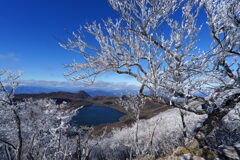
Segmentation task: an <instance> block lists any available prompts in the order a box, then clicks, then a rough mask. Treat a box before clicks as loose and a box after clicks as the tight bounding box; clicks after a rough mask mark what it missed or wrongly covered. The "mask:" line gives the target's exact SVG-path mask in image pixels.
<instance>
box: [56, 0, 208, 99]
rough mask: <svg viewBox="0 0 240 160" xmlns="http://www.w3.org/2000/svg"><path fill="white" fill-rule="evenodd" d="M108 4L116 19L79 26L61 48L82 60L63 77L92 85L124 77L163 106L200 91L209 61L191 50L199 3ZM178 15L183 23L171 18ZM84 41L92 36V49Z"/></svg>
mask: <svg viewBox="0 0 240 160" xmlns="http://www.w3.org/2000/svg"><path fill="white" fill-rule="evenodd" d="M109 4H110V5H111V7H112V8H113V9H114V10H115V11H116V12H117V13H118V14H119V18H118V19H116V20H113V19H111V18H109V19H108V20H106V21H103V22H102V23H99V24H97V23H96V22H93V23H92V24H87V25H85V26H82V27H81V28H80V30H79V31H78V32H77V33H73V39H69V40H68V42H66V43H65V44H63V43H62V44H60V45H61V46H62V47H63V48H65V49H68V50H72V51H75V52H77V53H80V54H81V55H82V57H83V59H82V60H81V62H80V63H77V62H74V63H72V64H69V65H66V67H67V68H69V73H68V74H66V76H70V77H72V78H73V79H74V80H90V81H91V82H92V81H94V80H95V76H97V75H99V74H101V73H104V72H107V71H114V72H116V73H119V74H127V75H129V76H132V77H134V78H135V79H136V80H137V81H138V82H140V83H141V85H142V86H141V87H140V90H139V92H140V95H143V91H144V90H145V89H148V90H150V91H151V93H152V95H153V96H154V97H155V98H156V97H158V98H164V97H165V99H166V100H168V101H169V99H170V97H172V96H176V97H188V96H191V95H193V92H194V91H196V89H198V88H200V86H203V81H202V80H199V79H198V77H199V76H200V75H201V74H202V70H201V68H207V67H208V65H209V64H208V63H207V62H208V60H209V59H207V58H203V57H205V53H202V52H199V51H198V50H196V46H195V44H196V41H197V39H196V38H197V35H198V32H199V31H200V29H201V26H197V25H196V18H197V16H198V13H199V9H200V7H201V5H202V3H201V2H200V1H198V0H189V1H185V0H180V1H177V0H174V1H168V0H157V1H153V0H124V1H121V0H109ZM179 13H181V15H182V17H181V18H175V17H176V15H177V14H179ZM163 28H164V30H165V31H164V30H163ZM166 30H169V31H166ZM85 36H92V37H93V39H94V40H95V42H96V45H92V44H91V43H89V42H87V40H86V39H85ZM94 44H95V43H94Z"/></svg>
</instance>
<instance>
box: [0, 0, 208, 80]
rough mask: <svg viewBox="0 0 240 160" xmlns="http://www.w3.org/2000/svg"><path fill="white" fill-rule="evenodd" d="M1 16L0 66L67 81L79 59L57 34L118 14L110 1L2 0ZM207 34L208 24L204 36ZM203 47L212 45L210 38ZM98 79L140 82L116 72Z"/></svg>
mask: <svg viewBox="0 0 240 160" xmlns="http://www.w3.org/2000/svg"><path fill="white" fill-rule="evenodd" d="M0 15H1V16H0V69H3V68H5V69H11V70H12V71H24V73H25V74H24V76H23V78H22V79H23V80H45V81H65V80H66V79H65V78H64V76H63V74H64V72H66V70H65V69H64V68H63V64H68V63H70V62H72V60H73V59H78V58H79V57H78V55H77V54H72V53H70V52H69V51H66V50H64V49H63V48H61V47H60V46H58V41H57V40H56V39H55V38H54V37H57V38H59V39H62V40H65V39H66V38H67V37H68V36H69V35H68V34H67V32H72V31H76V30H77V29H78V28H79V26H80V25H83V24H85V23H86V22H92V21H94V20H97V21H100V20H101V19H106V18H107V17H112V18H115V17H117V15H116V13H115V12H114V11H113V10H112V9H111V8H110V7H109V4H108V2H107V0H85V1H83V0H21V1H19V0H1V2H0ZM203 17H204V16H203ZM200 21H203V22H204V18H202V19H201V20H200ZM206 35H207V36H209V33H208V31H207V30H206V28H205V27H204V28H203V31H202V34H201V35H200V38H201V37H202V38H204V37H206ZM201 47H202V49H204V48H207V47H209V41H208V40H207V41H204V42H203V43H201ZM98 80H99V81H114V82H128V83H131V84H135V83H136V81H134V80H133V79H129V78H128V77H127V76H118V75H117V74H113V73H108V74H105V75H103V76H100V77H99V78H98Z"/></svg>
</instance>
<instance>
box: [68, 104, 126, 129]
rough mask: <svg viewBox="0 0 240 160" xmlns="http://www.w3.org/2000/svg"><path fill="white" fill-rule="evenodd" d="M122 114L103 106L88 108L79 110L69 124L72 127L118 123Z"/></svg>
mask: <svg viewBox="0 0 240 160" xmlns="http://www.w3.org/2000/svg"><path fill="white" fill-rule="evenodd" d="M123 115H124V113H122V112H119V111H117V110H115V109H112V108H108V107H103V106H89V107H84V108H81V109H79V110H78V111H77V113H76V115H74V116H73V117H72V120H71V121H70V124H71V125H73V126H78V127H79V126H81V125H93V126H96V125H99V124H106V123H114V122H118V121H119V118H120V117H122V116H123Z"/></svg>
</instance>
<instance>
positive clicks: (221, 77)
mask: <svg viewBox="0 0 240 160" xmlns="http://www.w3.org/2000/svg"><path fill="white" fill-rule="evenodd" d="M204 8H205V11H206V13H207V16H208V21H207V23H208V26H209V28H210V30H211V35H212V38H213V40H214V41H213V44H212V50H211V52H212V54H211V55H212V56H213V57H214V59H213V62H214V67H215V71H214V74H215V78H216V79H217V80H218V83H219V84H220V86H225V87H230V88H232V87H239V86H240V3H239V1H238V0H222V1H221V0H207V1H206V2H205V4H204Z"/></svg>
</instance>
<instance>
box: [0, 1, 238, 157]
mask: <svg viewBox="0 0 240 160" xmlns="http://www.w3.org/2000/svg"><path fill="white" fill-rule="evenodd" d="M108 2H109V5H110V6H111V7H112V9H113V10H115V11H116V12H117V13H118V15H119V17H118V18H117V19H111V18H109V19H107V20H103V21H102V22H100V23H97V22H93V23H89V24H86V25H84V26H81V27H80V29H79V30H78V31H77V32H74V33H73V34H72V36H71V37H70V38H69V39H68V40H67V41H66V42H65V43H64V42H61V43H60V46H61V47H63V48H64V49H67V50H70V51H74V52H77V53H78V54H81V55H82V59H81V60H79V63H78V62H77V60H76V61H74V63H72V64H69V65H66V66H65V67H66V68H67V69H68V71H69V72H68V73H67V74H65V76H66V77H68V78H70V79H73V80H76V81H84V82H90V83H94V80H95V78H96V76H98V75H101V74H102V73H105V72H108V71H113V72H116V73H118V74H123V75H124V74H125V75H128V76H131V77H133V78H134V79H136V80H137V81H138V82H139V83H140V84H141V86H140V87H139V94H138V95H126V96H122V97H120V98H119V99H118V100H117V101H116V104H118V105H119V106H122V108H123V109H124V110H125V111H126V113H128V115H129V116H130V117H131V118H132V119H133V120H134V123H132V124H131V125H130V126H125V127H123V128H115V129H114V128H112V130H111V131H110V132H103V133H102V134H101V135H98V136H93V134H92V133H93V130H94V128H92V127H81V128H77V127H73V126H70V125H69V121H70V119H71V117H72V116H73V114H74V113H75V112H76V108H75V109H73V108H72V107H71V106H70V105H69V104H68V103H66V102H63V103H62V104H56V103H55V101H54V100H51V99H41V100H33V99H25V100H23V101H15V100H14V93H15V91H16V89H17V87H18V86H19V81H18V80H19V77H21V76H24V75H22V74H21V73H16V72H10V71H8V70H1V71H0V159H3V160H5V159H6V160H12V159H14V160H15V159H16V160H25V159H32V160H35V159H37V160H38V159H44V160H45V159H46V160H52V159H53V160H54V159H55V160H65V159H69V160H70V159H81V160H84V159H93V160H95V159H96V160H105V159H106V160H108V159H109V160H122V159H123V160H125V159H129V160H132V159H142V160H145V159H146V160H147V159H149V160H150V159H153V160H154V159H169V160H175V159H240V154H239V153H240V2H239V0H172V1H169V0H108ZM202 12H204V14H206V16H207V21H205V22H203V23H204V24H207V27H208V29H209V31H210V33H211V43H210V44H209V49H207V50H204V49H203V48H201V47H200V46H199V44H201V43H203V42H202V41H204V39H199V33H200V32H201V29H202V26H203V25H204V24H201V23H199V19H200V14H202ZM86 37H91V38H92V39H93V40H94V41H95V43H91V42H92V41H91V42H88V40H89V38H86ZM146 93H149V94H146ZM200 95H201V96H200ZM147 102H154V103H159V104H164V105H167V106H169V109H168V110H166V111H164V112H161V113H159V114H157V115H155V116H153V117H152V118H149V119H141V118H140V114H141V111H142V110H143V109H144V104H145V103H147Z"/></svg>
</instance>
